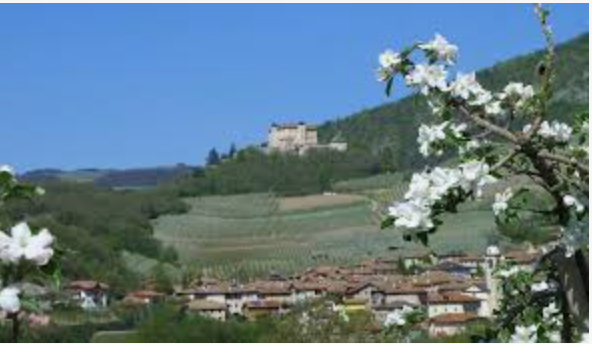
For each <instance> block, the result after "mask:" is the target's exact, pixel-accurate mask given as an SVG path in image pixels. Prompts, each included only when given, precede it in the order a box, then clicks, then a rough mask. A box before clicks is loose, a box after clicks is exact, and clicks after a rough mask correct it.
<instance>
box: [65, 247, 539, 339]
mask: <svg viewBox="0 0 592 344" xmlns="http://www.w3.org/2000/svg"><path fill="white" fill-rule="evenodd" d="M539 257H540V253H539V252H538V251H537V250H535V249H530V250H526V251H510V252H505V253H502V252H501V251H500V249H499V248H497V247H496V246H491V247H489V248H488V249H487V252H486V253H485V254H483V255H472V254H463V253H454V254H447V255H439V256H435V255H431V254H428V253H425V254H424V253H420V254H410V255H406V256H403V257H401V258H400V259H372V260H368V261H364V262H362V263H360V264H358V265H357V266H354V267H340V266H318V267H315V268H310V269H308V270H306V271H304V272H303V273H301V274H298V275H296V276H290V277H285V276H281V275H277V274H274V275H272V276H270V277H269V278H267V279H265V280H256V281H253V282H250V283H246V284H238V283H231V282H227V281H221V280H218V279H214V278H207V277H201V278H199V279H198V280H196V281H194V282H192V283H190V284H189V285H187V286H175V288H174V289H175V290H174V292H173V293H171V294H169V295H166V294H164V293H160V292H156V291H154V290H149V289H147V290H137V291H133V292H130V293H128V294H127V295H126V296H125V297H124V298H123V299H121V300H119V301H117V302H120V303H121V304H124V305H127V306H135V307H144V306H147V305H152V304H156V303H159V302H164V301H165V300H175V301H177V302H178V303H179V304H181V305H182V309H183V310H184V311H186V312H188V313H193V314H199V315H201V316H204V317H208V318H212V319H216V320H218V321H222V322H223V321H226V320H228V319H230V318H231V317H236V318H240V319H245V320H247V321H255V320H258V319H261V318H265V317H270V316H272V317H274V316H282V315H285V314H288V313H289V312H290V309H291V308H292V307H295V306H297V305H299V304H302V303H305V302H308V301H312V300H318V299H322V298H330V299H331V300H336V301H335V304H334V309H335V310H336V311H340V312H344V314H354V313H356V312H370V313H371V314H372V316H373V317H374V318H375V320H376V322H377V323H379V324H385V322H386V321H387V318H388V316H389V314H392V313H393V312H397V311H402V310H416V311H421V312H423V313H424V314H425V317H426V320H425V321H424V322H423V323H422V324H421V326H422V328H423V329H425V330H426V331H428V333H429V335H430V336H433V337H445V336H450V335H455V334H460V333H462V332H463V331H464V330H465V328H466V327H467V326H468V325H470V324H472V323H474V322H478V321H486V320H487V319H490V318H492V317H493V315H494V310H495V309H496V307H497V305H498V301H499V297H500V294H499V293H500V281H499V279H498V277H496V274H495V271H496V269H497V267H498V266H499V265H500V264H502V263H503V264H507V263H509V264H512V266H515V267H517V268H519V269H525V270H531V269H533V267H534V264H535V262H536V260H537V258H539ZM68 290H69V291H70V293H71V296H72V297H73V298H74V299H75V300H76V302H78V303H79V305H80V306H81V307H82V308H84V309H86V310H87V311H93V310H95V309H100V308H101V307H107V306H108V305H109V304H110V303H113V302H116V301H115V300H112V299H111V298H110V296H109V295H110V288H109V286H108V285H106V284H104V283H101V282H96V281H74V282H71V283H70V284H69V285H68Z"/></svg>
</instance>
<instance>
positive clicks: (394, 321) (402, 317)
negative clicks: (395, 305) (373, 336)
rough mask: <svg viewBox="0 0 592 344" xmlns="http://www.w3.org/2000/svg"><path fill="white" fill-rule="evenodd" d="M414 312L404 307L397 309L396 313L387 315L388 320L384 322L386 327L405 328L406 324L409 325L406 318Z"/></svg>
mask: <svg viewBox="0 0 592 344" xmlns="http://www.w3.org/2000/svg"><path fill="white" fill-rule="evenodd" d="M412 311H413V309H411V307H408V306H404V307H403V308H402V309H395V310H394V311H392V312H390V313H389V314H387V316H386V319H385V321H384V326H385V327H393V326H405V324H407V319H406V317H407V315H409V313H411V312H412Z"/></svg>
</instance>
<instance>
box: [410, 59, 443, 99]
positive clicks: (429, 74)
mask: <svg viewBox="0 0 592 344" xmlns="http://www.w3.org/2000/svg"><path fill="white" fill-rule="evenodd" d="M447 74H448V73H447V72H446V69H444V67H443V66H440V65H425V64H418V65H416V66H415V68H414V69H413V70H412V71H411V72H410V73H409V74H407V76H406V77H405V81H406V82H407V84H408V85H409V86H415V87H419V89H420V90H421V93H423V94H428V93H429V91H430V90H431V89H437V90H440V91H446V89H447V87H448V85H447V84H446V76H447Z"/></svg>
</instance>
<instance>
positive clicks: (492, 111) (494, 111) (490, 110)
mask: <svg viewBox="0 0 592 344" xmlns="http://www.w3.org/2000/svg"><path fill="white" fill-rule="evenodd" d="M485 113H486V114H488V115H491V116H497V115H500V114H502V113H503V110H502V105H501V102H500V101H498V100H494V101H490V102H488V103H487V104H485Z"/></svg>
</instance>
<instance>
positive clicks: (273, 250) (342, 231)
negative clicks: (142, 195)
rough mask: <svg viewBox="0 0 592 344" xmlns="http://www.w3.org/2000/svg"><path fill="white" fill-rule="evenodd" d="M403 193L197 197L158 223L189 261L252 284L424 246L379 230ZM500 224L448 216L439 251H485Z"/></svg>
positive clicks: (482, 216) (437, 241) (475, 212)
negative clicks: (181, 211)
mask: <svg viewBox="0 0 592 344" xmlns="http://www.w3.org/2000/svg"><path fill="white" fill-rule="evenodd" d="M400 189H401V190H403V187H401V188H400ZM395 190H397V188H395ZM400 194H401V192H399V191H395V192H394V193H391V192H388V191H386V190H383V192H382V194H380V193H378V194H376V193H374V194H373V193H368V195H366V196H361V195H346V194H331V195H316V196H303V197H290V198H280V197H275V196H274V195H272V194H250V195H236V196H212V197H200V198H192V199H188V200H186V201H187V202H188V204H190V205H191V210H190V211H189V212H188V213H186V214H183V215H175V216H164V217H161V218H159V219H157V220H155V223H154V227H155V236H156V238H158V239H159V240H161V241H162V242H163V243H164V244H165V245H170V246H172V247H174V248H176V249H177V251H178V252H179V256H180V258H181V260H182V261H183V262H184V263H185V264H187V265H189V266H191V267H194V268H197V269H200V270H201V271H202V272H203V273H204V274H207V275H210V276H217V277H221V278H236V279H240V280H248V279H251V278H254V277H260V276H267V275H269V274H270V273H272V272H276V273H284V274H291V273H295V272H298V271H301V270H303V269H305V268H308V267H311V266H316V265H322V264H344V265H350V264H355V263H358V262H360V260H363V259H367V258H376V257H393V256H396V255H400V254H404V253H406V252H408V251H414V250H416V249H419V248H420V247H419V246H418V245H416V244H412V243H408V242H404V241H403V239H402V234H401V233H399V232H397V231H396V230H394V229H389V230H380V228H379V223H380V218H381V216H380V212H379V209H380V208H382V207H383V205H384V204H387V203H388V201H389V200H392V199H393V198H398V197H399V196H400ZM493 227H494V225H493V216H492V215H491V211H490V210H489V209H488V210H482V209H479V208H475V209H468V210H467V211H466V212H463V213H461V215H460V216H456V217H450V218H449V219H448V218H446V219H445V225H444V228H443V230H442V231H441V232H440V233H438V234H437V235H436V236H435V237H434V238H433V247H434V249H435V250H436V251H438V252H440V251H442V252H446V251H452V250H465V251H475V252H483V251H484V250H485V248H486V246H487V244H488V240H489V238H490V236H491V235H492V233H493V230H492V229H493ZM394 248H396V250H395V249H394Z"/></svg>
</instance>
